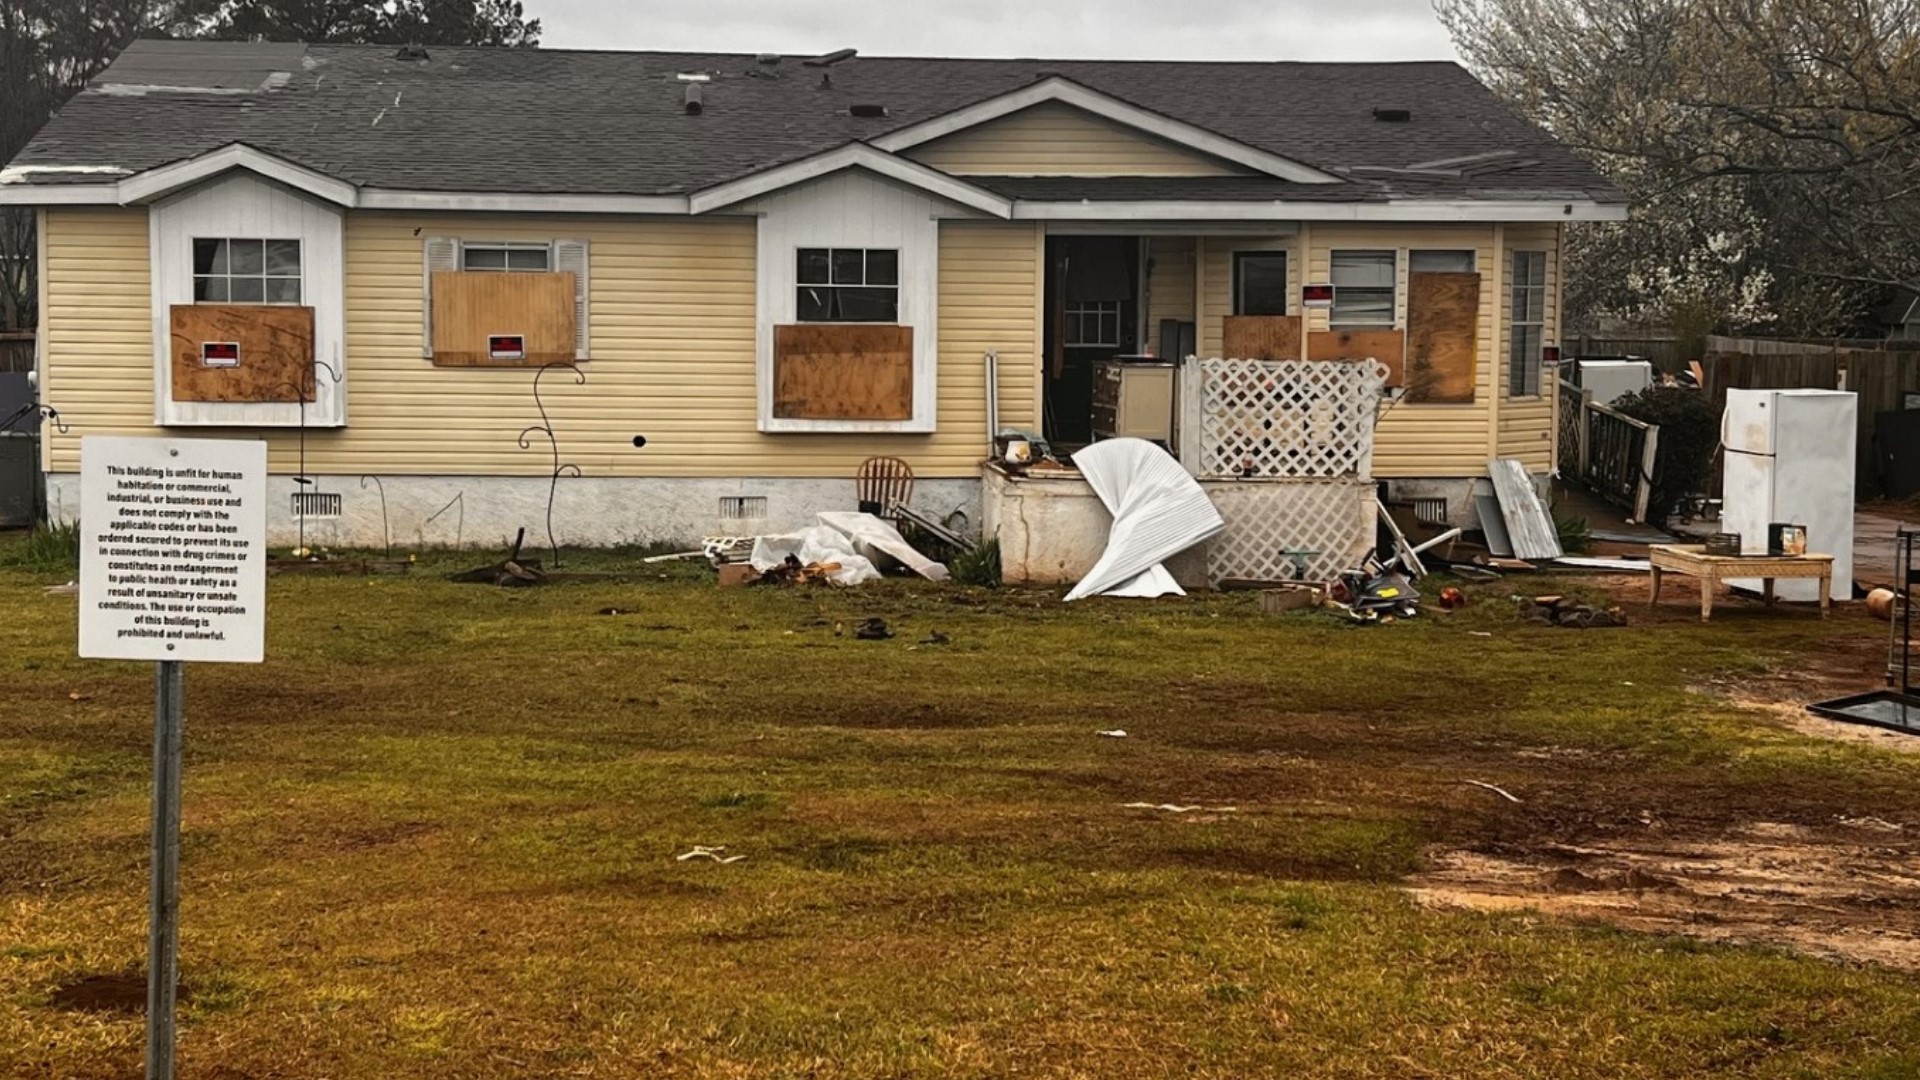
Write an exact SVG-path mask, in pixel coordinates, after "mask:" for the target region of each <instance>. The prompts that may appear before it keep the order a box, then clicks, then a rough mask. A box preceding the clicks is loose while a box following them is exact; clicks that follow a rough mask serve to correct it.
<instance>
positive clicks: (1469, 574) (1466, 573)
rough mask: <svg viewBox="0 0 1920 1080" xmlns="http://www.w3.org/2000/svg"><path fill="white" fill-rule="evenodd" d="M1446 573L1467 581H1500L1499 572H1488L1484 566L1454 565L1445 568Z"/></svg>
mask: <svg viewBox="0 0 1920 1080" xmlns="http://www.w3.org/2000/svg"><path fill="white" fill-rule="evenodd" d="M1447 571H1448V572H1449V573H1451V574H1452V575H1453V576H1454V577H1458V578H1465V579H1466V580H1468V581H1499V580H1500V571H1498V570H1490V569H1488V568H1487V567H1484V566H1470V565H1468V564H1466V563H1454V564H1453V565H1452V566H1449V567H1448V568H1447Z"/></svg>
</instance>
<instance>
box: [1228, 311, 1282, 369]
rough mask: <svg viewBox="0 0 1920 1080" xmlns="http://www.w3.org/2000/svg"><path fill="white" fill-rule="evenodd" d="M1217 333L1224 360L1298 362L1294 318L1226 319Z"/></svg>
mask: <svg viewBox="0 0 1920 1080" xmlns="http://www.w3.org/2000/svg"><path fill="white" fill-rule="evenodd" d="M1221 330H1222V335H1223V342H1222V345H1221V349H1220V351H1221V352H1222V353H1224V354H1225V356H1226V358H1227V359H1230V360H1299V359H1301V356H1300V317H1299V316H1298V315H1229V316H1227V318H1226V321H1225V324H1224V325H1223V326H1222V328H1221Z"/></svg>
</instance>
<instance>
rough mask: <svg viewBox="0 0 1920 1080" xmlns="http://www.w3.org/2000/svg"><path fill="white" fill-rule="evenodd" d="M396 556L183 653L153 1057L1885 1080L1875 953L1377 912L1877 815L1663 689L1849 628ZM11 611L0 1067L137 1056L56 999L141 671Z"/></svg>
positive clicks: (131, 941)
mask: <svg viewBox="0 0 1920 1080" xmlns="http://www.w3.org/2000/svg"><path fill="white" fill-rule="evenodd" d="M473 561H478V560H477V559H475V558H473V557H471V556H467V557H458V558H455V559H453V560H452V561H451V562H445V561H443V563H441V564H435V567H436V568H437V569H445V568H447V567H448V566H451V565H454V564H455V563H471V562H473ZM428 569H429V568H428V567H427V566H425V565H424V564H423V568H422V572H421V573H416V574H415V575H413V576H411V577H408V578H337V579H303V580H289V579H284V578H281V579H275V580H274V581H273V583H272V585H271V613H270V638H269V657H270V659H269V662H268V663H266V664H264V665H258V666H252V665H249V666H221V665H203V666H198V667H194V668H192V669H191V670H190V671H189V672H188V690H187V702H188V721H187V771H186V808H185V841H184V849H183V850H184V855H183V904H182V919H183V934H182V942H183V978H184V980H185V982H186V983H187V984H188V988H189V991H190V994H191V997H190V1000H189V1001H188V1003H187V1004H186V1005H185V1007H184V1011H183V1028H182V1032H183V1033H182V1040H181V1046H182V1050H181V1055H182V1076H183V1077H187V1078H204V1077H220V1078H229V1080H233V1078H240V1077H249V1078H255V1077H290V1078H291V1077H302V1078H304V1077H336V1078H376V1077H380V1078H385V1077H399V1076H408V1077H495V1076H510V1075H511V1076H556V1077H575V1076H578V1077H629V1076H631V1077H680V1076H687V1077H821V1078H825V1077H918V1076H932V1075H941V1076H1000V1075H1031V1076H1085V1077H1120V1078H1127V1077H1163V1076H1176V1075H1177V1076H1188V1077H1250V1076H1291V1077H1467V1076H1472V1077H1555V1078H1562V1077H1570V1078H1582V1077H1594V1078H1605V1080H1627V1078H1639V1077H1693V1076H1702V1075H1724V1076H1739V1077H1823V1078H1824V1077H1907V1076H1915V1075H1920V1049H1916V1039H1915V1032H1917V1031H1920V978H1916V977H1915V976H1913V975H1911V974H1904V973H1901V972H1898V971H1892V970H1888V969H1883V968H1874V967H1868V966H1858V965H1848V964H1843V963H1838V962H1834V961H1830V960H1823V959H1817V958H1812V957H1806V956H1798V955H1794V954H1791V953H1788V952H1786V951H1783V950H1777V949H1771V948H1766V947H1727V946H1718V945H1707V944H1703V943H1699V942H1695V941H1691V940H1688V939H1683V938H1675V937H1657V936H1647V935H1636V934H1630V933H1625V932H1621V931H1616V930H1609V929H1606V928H1604V927H1599V926H1591V925H1576V924H1572V923H1567V922H1562V921H1557V920H1554V919H1550V918H1541V917H1534V916H1528V915H1525V914H1510V915H1483V914H1473V913H1468V912H1456V911H1444V910H1433V909H1428V908H1423V907H1421V906H1419V905H1417V904H1415V903H1414V902H1413V901H1412V900H1410V899H1409V898H1408V897H1407V894H1406V892H1405V891H1404V889H1403V888H1402V887H1401V884H1400V883H1401V882H1402V881H1404V880H1405V879H1406V878H1407V876H1408V875H1410V874H1413V873H1416V872H1417V871H1418V869H1419V868H1420V866H1421V862H1422V857H1423V855H1422V853H1423V851H1425V850H1426V849H1428V847H1429V846H1430V845H1454V846H1462V847H1472V848H1476V849H1486V850H1502V851H1515V850H1525V849H1527V848H1528V847H1529V846H1530V845H1537V844H1541V843H1547V842H1557V843H1578V842H1582V841H1583V840H1585V839H1590V838H1592V837H1595V836H1601V835H1606V834H1607V833H1608V831H1609V830H1610V829H1614V828H1616V827H1618V825H1619V823H1621V822H1628V821H1635V820H1640V818H1641V815H1645V814H1649V813H1651V814H1653V815H1656V816H1657V817H1658V818H1659V819H1660V820H1661V821H1662V822H1663V823H1666V827H1668V828H1670V829H1672V830H1674V831H1675V833H1676V834H1685V835H1691V836H1712V835H1715V834H1717V833H1719V832H1724V831H1727V830H1732V829H1735V828H1738V827H1740V826H1741V825H1744V824H1750V823H1752V822H1756V821H1767V822H1785V823H1795V824H1802V825H1806V826H1808V827H1810V828H1818V827H1823V826H1825V825H1827V824H1830V823H1831V822H1832V820H1833V819H1834V817H1835V815H1837V814H1842V813H1844V814H1851V815H1856V816H1857V815H1875V816H1877V817H1879V818H1882V819H1885V820H1887V821H1890V822H1909V823H1914V822H1920V756H1915V755H1905V754H1894V753H1889V752H1886V751H1882V750H1877V749H1871V748H1863V747H1860V746H1855V745H1849V744H1842V743H1835V742H1826V741H1819V740H1815V739H1812V738H1808V737H1805V736H1800V735H1795V734H1792V733H1790V732H1789V731H1787V730H1786V729H1785V728H1783V727H1781V726H1779V724H1778V722H1777V721H1776V720H1773V719H1769V718H1767V717H1765V716H1762V715H1760V714H1757V713H1743V712H1741V711H1739V710H1737V709H1735V708H1733V707H1732V706H1730V705H1727V704H1725V703H1723V702H1721V701H1720V700H1718V699H1716V698H1713V697H1710V696H1706V695H1705V694H1703V693H1700V692H1695V691H1693V690H1690V689H1689V687H1693V686H1699V685H1703V684H1706V683H1708V682H1710V681H1712V680H1715V679H1722V680H1724V679H1734V680H1738V679H1742V678H1749V677H1752V676H1754V675H1756V674H1758V673H1761V672H1763V671H1765V670H1767V669H1769V668H1770V667H1774V666H1778V665H1782V664H1793V663H1800V662H1802V660H1801V659H1800V658H1802V657H1804V656H1805V655H1806V654H1807V653H1808V652H1810V651H1811V652H1818V651H1829V652H1830V651H1832V650H1834V649H1840V648H1845V647H1850V646H1852V645H1861V644H1862V643H1865V647H1866V648H1867V649H1868V651H1870V647H1871V642H1872V641H1875V640H1879V638H1878V635H1879V634H1880V633H1881V632H1882V631H1881V630H1880V629H1879V627H1878V625H1877V624H1873V623H1870V622H1867V621H1866V620H1865V618H1864V616H1860V615H1859V614H1858V613H1857V612H1854V613H1843V614H1842V615H1841V616H1838V617H1836V618H1835V619H1834V620H1830V621H1829V622H1826V623H1821V622H1819V621H1818V620H1815V619H1812V618H1810V617H1807V616H1805V615H1803V614H1783V615H1779V616H1764V615H1758V614H1753V613H1743V612H1741V611H1739V610H1738V609H1735V610H1732V611H1730V612H1729V614H1728V615H1726V616H1723V618H1722V620H1721V621H1717V622H1716V624H1715V625H1713V626H1711V627H1704V628H1703V627H1701V626H1699V625H1698V624H1697V623H1695V622H1693V621H1692V619H1693V615H1692V612H1693V610H1694V609H1693V607H1692V605H1691V604H1689V603H1687V602H1684V601H1676V602H1675V605H1674V608H1673V610H1672V612H1671V613H1669V614H1667V615H1664V616H1663V617H1661V618H1660V619H1658V620H1654V621H1648V620H1644V619H1641V620H1637V621H1636V624H1635V625H1634V626H1631V627H1628V628H1626V629H1621V630H1605V631H1587V632H1581V631H1572V630H1556V629H1550V628H1546V627H1542V626H1536V625H1532V624H1527V623H1524V622H1521V621H1520V620H1518V619H1517V618H1516V617H1515V615H1514V612H1513V606H1512V604H1511V603H1510V602H1509V601H1508V600H1507V595H1508V594H1509V593H1510V592H1513V591H1516V589H1520V590H1525V589H1528V588H1546V587H1548V583H1534V584H1533V585H1531V586H1529V585H1526V584H1522V585H1519V586H1516V585H1515V584H1514V583H1511V582H1509V583H1503V584H1500V585H1493V586H1484V587H1479V588H1477V589H1476V590H1475V591H1474V596H1475V599H1476V603H1475V604H1474V606H1472V607H1470V608H1468V609H1467V610H1465V611H1462V612H1459V613H1456V614H1453V615H1450V616H1445V617H1436V618H1432V619H1424V620H1419V621H1414V622H1410V623H1399V624H1395V625H1392V626H1385V627H1377V628H1351V627H1347V626H1344V625H1341V624H1339V623H1337V622H1336V621H1334V620H1333V619H1332V618H1330V617H1328V616H1324V615H1316V614H1302V615H1295V616H1286V617H1277V618H1276V617H1265V616H1261V615H1260V614H1258V613H1257V612H1256V611H1255V610H1254V608H1253V605H1252V604H1251V602H1250V600H1249V599H1248V598H1246V597H1244V596H1221V597H1196V598H1192V599H1187V600H1173V601H1159V602H1139V601H1134V602H1127V601H1094V602H1089V603H1086V604H1083V605H1076V606H1073V607H1067V606H1063V605H1061V604H1060V603H1059V602H1058V595H1057V594H1048V593H1038V592H1019V591H1002V592H998V593H990V592H982V591H976V590H965V589H958V588H933V587H928V586H924V585H918V584H911V583H892V582H890V583H886V584H883V585H878V586H873V587H869V588H867V589H864V590H859V591H849V592H828V591H813V590H799V591H777V590H768V589H732V590H716V589H714V588H713V587H712V585H711V584H710V583H709V582H708V581H706V580H705V579H703V578H700V577H698V576H695V575H693V574H692V573H691V572H688V571H683V570H672V571H668V572H666V573H665V574H664V575H656V576H655V577H654V578H653V579H651V580H646V581H644V582H643V583H639V584H603V583H595V584H585V585H579V584H576V585H557V586H552V587H548V588H545V589H538V590H524V591H503V590H497V589H493V588H489V587H483V586H469V585H452V584H448V583H445V582H443V581H441V580H439V579H438V577H437V574H434V573H428V572H426V571H427V570H428ZM50 580H57V579H56V578H53V577H49V576H47V575H45V574H41V575H34V574H30V573H27V572H25V571H18V570H16V571H8V572H0V612H4V615H3V616H0V655H4V656H5V658H6V659H5V661H4V665H5V666H4V669H3V670H4V671H5V674H6V678H5V680H4V685H5V689H6V693H5V694H4V696H3V697H0V1075H4V1076H8V1077H58V1078H63V1080H64V1078H82V1077H103V1078H105V1077H112V1078H121V1077H133V1076H137V1075H139V1062H140V1047H141V1041H142V1025H141V1019H140V1017H139V1016H138V1015H136V1014H128V1013H115V1012H102V1011H97V1010H82V1009H74V1008H69V1007H65V1006H64V1003H63V998H62V995H61V990H62V988H63V987H65V986H69V985H70V984H72V983H74V982H75V981H76V980H79V979H81V978H83V977H86V976H89V975H103V974H105V975H112V974H126V973H137V972H138V971H139V969H140V965H141V964H142V959H143V956H144V951H145V912H146V908H145V903H146V899H145V890H146V876H145V875H146V869H145V865H146V850H147V834H146V829H147V812H148V803H147V800H148V791H147V778H148V771H149V767H150V759H149V755H150V738H151V695H152V689H151V679H152V676H151V672H150V670H149V669H147V668H145V667H142V666H139V665H133V664H116V663H105V662H93V661H87V662H83V661H80V660H78V659H76V658H75V657H74V656H73V638H74V632H73V611H74V601H73V599H72V598H71V597H63V596H47V595H44V594H43V593H42V591H41V587H40V586H41V585H42V584H43V583H44V582H46V581H50ZM1551 585H1552V587H1555V588H1564V585H1563V584H1562V583H1560V582H1553V583H1551ZM609 607H615V608H620V609H623V610H630V611H631V612H632V613H631V614H621V615H603V614H599V612H600V611H601V610H602V609H605V608H609ZM1634 614H1636V615H1638V611H1637V610H1636V611H1635V612H1634ZM871 615H879V616H883V617H885V618H887V619H888V620H889V621H890V622H891V623H892V624H893V625H894V627H895V629H896V630H897V631H898V634H899V636H898V637H896V638H895V639H894V640H891V641H886V642H864V641H856V640H854V638H853V637H852V634H851V628H852V625H853V623H854V622H855V621H857V620H858V619H861V618H865V617H867V616H871ZM842 624H844V626H845V627H846V628H847V630H848V633H847V634H846V635H845V636H837V635H836V633H835V627H836V626H837V625H842ZM934 630H939V631H942V632H944V633H946V634H948V635H950V636H951V639H952V641H951V644H947V645H926V646H917V645H916V644H915V642H916V641H917V640H918V639H920V638H923V637H925V636H926V635H927V634H928V633H929V632H931V631H934ZM1476 632H1477V633H1476ZM1483 634H1490V635H1491V636H1479V635H1483ZM1789 658H1792V659H1789ZM1863 678H1864V676H1863ZM1111 728H1122V729H1125V730H1126V731H1127V732H1129V737H1128V738H1126V739H1112V738H1101V737H1098V736H1097V735H1095V732H1096V731H1098V730H1101V729H1111ZM1543 749H1544V750H1550V751H1552V752H1542V751H1543ZM1465 779H1476V780H1482V781H1486V782H1489V783H1493V784H1497V785H1500V786H1502V787H1504V788H1506V789H1508V790H1509V791H1512V792H1514V793H1515V794H1516V795H1518V796H1520V797H1522V798H1523V799H1524V800H1525V801H1524V803H1523V804H1521V805H1517V806H1516V805H1514V804H1510V803H1508V802H1506V801H1505V800H1502V799H1499V798H1497V797H1494V796H1492V795H1491V794H1490V793H1488V792H1487V791H1485V790H1484V789H1479V788H1474V787H1471V786H1468V785H1465V784H1463V783H1461V781H1462V780H1465ZM1136 801H1141V802H1148V803H1162V802H1178V803H1200V804H1204V805H1206V806H1210V807H1217V806H1232V807H1235V808H1236V809H1235V810H1234V811H1232V812H1213V813H1207V812H1202V813H1195V814H1189V815H1175V814H1169V813H1165V812H1162V811H1157V810H1136V809H1127V808H1125V807H1123V805H1122V804H1125V803H1129V802H1136ZM1909 831H1920V825H1915V826H1913V827H1912V828H1911V829H1910V830H1909ZM696 844H701V845H725V847H726V848H727V850H728V852H729V853H732V854H739V855H745V856H746V859H745V860H744V861H741V862H737V863H733V864H730V865H720V864H716V863H712V862H707V861H686V862H681V861H677V860H676V859H675V856H676V855H678V854H680V853H682V852H685V851H687V850H689V849H690V848H691V847H692V846H693V845H696ZM1910 854H1911V853H1910V852H1909V855H1910Z"/></svg>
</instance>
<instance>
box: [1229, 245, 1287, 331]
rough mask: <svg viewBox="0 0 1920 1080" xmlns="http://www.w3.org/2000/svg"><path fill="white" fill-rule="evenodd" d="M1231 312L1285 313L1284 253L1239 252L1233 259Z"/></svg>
mask: <svg viewBox="0 0 1920 1080" xmlns="http://www.w3.org/2000/svg"><path fill="white" fill-rule="evenodd" d="M1233 313H1234V314H1235V315H1285V314H1286V313H1287V253H1286V252H1284V251H1239V252H1235V253H1234V256H1233Z"/></svg>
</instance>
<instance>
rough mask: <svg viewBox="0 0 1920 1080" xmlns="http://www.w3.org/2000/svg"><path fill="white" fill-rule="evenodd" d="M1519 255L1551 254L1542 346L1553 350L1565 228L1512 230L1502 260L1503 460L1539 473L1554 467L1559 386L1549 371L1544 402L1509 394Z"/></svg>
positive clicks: (1499, 375) (1498, 361)
mask: <svg viewBox="0 0 1920 1080" xmlns="http://www.w3.org/2000/svg"><path fill="white" fill-rule="evenodd" d="M1514 251H1544V252H1546V253H1547V298H1546V311H1545V315H1546V325H1545V328H1544V329H1543V330H1542V331H1541V340H1543V341H1545V342H1546V343H1547V344H1549V345H1553V344H1557V343H1559V341H1560V226H1558V225H1509V226H1507V228H1506V249H1505V251H1504V252H1502V254H1501V259H1502V262H1503V265H1504V268H1505V269H1504V273H1503V275H1502V280H1503V281H1508V282H1509V285H1508V287H1507V288H1503V289H1501V290H1500V324H1499V334H1500V338H1499V351H1498V352H1497V353H1495V354H1494V356H1495V366H1496V369H1497V370H1496V377H1495V380H1494V381H1495V384H1496V385H1497V386H1498V387H1499V389H1500V396H1501V402H1500V436H1499V445H1500V456H1501V457H1514V458H1519V459H1520V460H1521V461H1522V462H1525V463H1526V466H1527V471H1529V472H1536V473H1539V472H1546V471H1548V470H1549V469H1551V468H1553V466H1554V461H1553V454H1554V446H1555V440H1554V438H1553V430H1554V428H1553V425H1554V404H1555V400H1556V398H1557V396H1558V395H1557V387H1558V383H1557V382H1556V381H1555V375H1554V373H1553V372H1551V371H1547V372H1542V374H1541V376H1540V396H1539V397H1513V396H1511V395H1509V394H1508V393H1507V387H1508V385H1509V383H1508V379H1509V370H1508V369H1509V363H1510V361H1511V358H1512V347H1511V345H1510V343H1509V341H1508V336H1507V331H1508V328H1509V326H1510V323H1509V321H1508V320H1509V319H1511V318H1512V316H1513V292H1512V288H1511V283H1510V275H1511V274H1512V273H1513V264H1512V256H1511V253H1512V252H1514Z"/></svg>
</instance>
